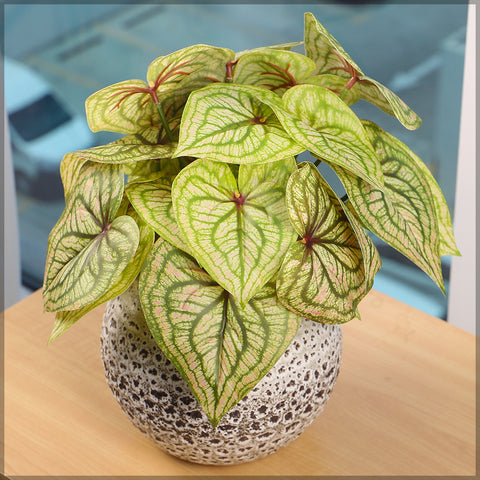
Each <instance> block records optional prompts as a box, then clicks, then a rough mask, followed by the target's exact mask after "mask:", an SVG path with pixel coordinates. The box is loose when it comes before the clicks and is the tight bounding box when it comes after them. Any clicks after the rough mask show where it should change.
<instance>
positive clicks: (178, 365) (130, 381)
mask: <svg viewBox="0 0 480 480" xmlns="http://www.w3.org/2000/svg"><path fill="white" fill-rule="evenodd" d="M304 43H305V55H303V54H300V53H296V52H294V51H292V50H291V49H292V47H295V46H297V45H300V43H296V44H284V45H275V46H272V47H263V48H258V49H254V50H249V51H244V52H240V53H234V52H233V51H231V50H229V49H225V48H217V47H212V46H207V45H196V46H192V47H189V48H185V49H182V50H180V51H177V52H174V53H172V54H170V55H167V56H164V57H160V58H158V59H156V60H155V61H153V62H152V64H151V65H150V67H149V68H148V71H147V82H144V81H141V80H128V81H123V82H120V83H117V84H115V85H112V86H109V87H106V88H104V89H102V90H100V91H99V92H97V93H95V94H93V95H92V96H90V97H89V98H88V99H87V101H86V112H87V119H88V122H89V125H90V127H91V129H92V130H93V131H99V130H110V131H113V132H118V133H121V134H124V135H125V136H124V137H122V138H121V139H120V140H117V141H115V142H113V143H109V144H107V145H103V146H98V147H94V148H90V149H87V150H81V151H77V152H73V153H69V154H67V155H66V156H65V157H64V159H63V161H62V164H61V177H62V182H63V185H64V191H65V201H66V207H65V210H64V212H63V214H62V216H61V218H60V219H59V221H58V223H57V224H56V225H55V227H54V228H53V230H52V232H51V234H50V237H49V244H48V253H47V262H46V269H45V280H44V289H43V296H44V301H45V308H46V310H47V311H52V312H57V313H56V319H55V325H54V329H53V332H52V335H51V339H50V340H53V339H54V338H56V337H58V336H59V335H60V334H61V333H63V332H64V331H65V330H67V329H68V328H69V327H70V326H72V325H73V324H74V323H75V322H76V321H77V320H78V319H80V318H81V317H82V316H83V315H84V314H85V313H87V312H88V311H90V310H91V309H93V308H94V307H96V306H98V305H100V304H103V303H105V302H109V307H108V309H107V312H106V314H105V318H104V327H103V332H102V353H103V359H104V364H105V369H106V374H107V381H108V383H109V385H110V387H111V388H112V391H113V392H114V393H115V395H116V397H117V399H118V400H119V402H120V404H121V406H122V408H123V409H124V411H125V412H126V413H127V414H128V415H129V417H130V418H131V419H132V420H133V421H134V423H135V424H136V425H137V426H138V427H139V428H140V429H141V430H142V431H144V432H146V433H148V434H149V435H150V436H152V438H154V439H157V440H158V443H159V444H161V445H162V446H164V448H166V449H167V450H169V451H170V452H172V453H174V454H177V455H179V456H182V457H183V458H187V459H190V460H193V461H200V462H202V461H204V462H213V463H215V462H220V463H222V462H223V463H229V462H238V461H245V460H250V459H252V458H257V457H259V456H261V455H265V454H267V453H269V452H271V451H274V450H275V449H276V448H278V447H279V446H281V445H282V444H284V443H285V442H287V441H290V440H291V439H292V438H293V437H295V436H296V435H298V434H299V433H300V432H301V431H302V430H303V428H304V427H305V425H306V424H308V423H309V422H311V421H312V419H313V418H314V416H315V414H316V413H318V412H319V411H320V410H321V408H323V405H324V403H325V401H326V399H327V398H328V396H329V393H330V391H331V388H333V384H334V382H335V379H336V375H337V374H338V365H339V362H340V354H341V327H340V326H339V325H340V324H342V323H345V322H348V321H350V320H353V319H358V318H359V313H358V308H357V307H358V304H359V302H360V301H361V299H362V298H363V297H365V295H366V294H367V293H368V291H369V290H370V289H371V287H372V285H373V279H374V276H375V274H376V273H377V271H378V270H379V268H380V265H381V261H380V258H379V255H378V252H377V250H376V248H375V246H374V244H373V242H372V241H371V239H370V237H369V236H368V234H367V233H366V230H369V231H370V232H372V233H374V234H375V235H376V236H378V237H379V238H381V239H382V240H384V241H385V242H387V243H388V244H390V245H391V246H393V247H394V248H396V249H397V250H398V251H400V252H401V253H402V254H404V255H405V256H406V257H408V258H409V259H410V260H412V261H413V262H414V263H415V264H416V265H418V266H419V267H420V268H421V269H423V270H424V271H425V272H426V273H427V274H428V275H429V276H430V277H431V278H432V279H433V280H434V282H435V283H436V284H437V285H438V286H439V288H440V289H442V291H445V289H444V284H443V279H442V272H441V264H440V256H441V255H447V254H453V255H456V254H458V251H457V249H456V246H455V241H454V238H453V231H452V225H451V220H450V215H449V212H448V209H447V206H446V202H445V200H444V198H443V195H442V193H441V191H440V189H439V187H438V185H437V183H436V182H435V180H434V178H433V176H432V175H431V174H430V172H429V170H428V169H427V167H426V166H425V165H424V164H423V163H422V161H421V160H420V159H419V158H418V157H417V156H416V155H415V154H414V153H413V152H412V151H411V150H410V149H409V148H408V147H407V146H405V145H404V144H403V143H401V142H400V141H399V140H397V139H396V138H395V137H393V136H391V135H390V134H389V133H387V132H385V131H384V130H382V129H381V128H380V127H379V126H377V125H375V124H374V123H372V122H370V121H368V120H360V119H359V118H358V117H357V116H356V115H355V114H354V112H353V111H352V109H351V108H350V105H352V104H353V103H355V102H356V101H357V100H359V99H363V100H366V101H368V102H371V103H373V104H374V105H376V106H377V107H379V108H380V109H382V110H383V111H384V112H386V113H387V114H390V115H393V116H395V117H397V119H398V120H399V121H400V122H401V123H402V124H403V125H404V126H405V127H406V128H408V129H415V128H417V127H419V126H420V123H421V120H420V118H419V117H418V116H417V115H416V114H415V113H414V112H413V111H412V110H411V109H410V108H409V107H408V106H407V105H406V104H405V103H404V102H403V101H402V100H400V99H399V98H398V97H397V96H396V95H395V94H394V93H393V92H391V91H390V90H389V89H388V88H386V87H385V86H384V85H382V84H380V83H379V82H377V81H376V80H374V79H372V78H370V77H368V76H366V75H365V74H364V73H363V72H362V70H361V69H360V67H359V66H358V65H357V64H356V63H355V62H354V61H353V60H352V59H351V58H350V56H349V55H348V54H347V53H346V52H345V51H344V50H343V48H342V47H341V46H340V44H339V43H338V42H337V41H336V40H335V38H333V36H332V35H330V34H329V33H328V32H327V30H326V29H325V28H324V27H323V26H322V25H321V24H320V23H319V22H318V21H317V20H316V19H315V17H314V16H313V15H312V14H310V13H307V14H306V15H305V38H304ZM305 151H308V152H310V154H311V156H312V157H313V159H312V161H303V162H300V160H299V159H298V158H297V157H298V155H299V154H301V153H303V152H305ZM320 162H325V163H326V164H327V165H328V166H329V167H331V168H332V169H333V171H334V172H335V173H336V174H337V175H338V177H339V179H340V180H341V182H342V184H343V186H344V188H345V191H346V194H345V195H343V196H340V195H339V194H338V193H337V192H335V191H334V190H333V189H332V188H331V186H330V185H329V184H328V183H327V181H325V179H324V178H323V177H322V175H321V174H320V173H319V171H318V169H317V166H318V165H319V163H320ZM125 179H126V180H125ZM316 336H318V337H316ZM316 338H318V340H319V341H318V343H315V341H316V340H315V339H316ZM309 342H310V343H309ZM311 342H314V343H313V344H312V343H311ZM292 345H294V346H295V347H292ZM295 351H300V352H301V354H302V358H301V359H300V361H297V359H296V358H297V357H295V358H294V357H292V355H293V354H294V353H295ZM322 355H323V356H322ZM282 361H283V363H282ZM309 361H310V362H313V365H314V366H313V367H312V363H308V362H309ZM306 364H308V365H309V366H308V368H306V367H305V365H306ZM279 365H280V366H279ZM295 365H300V368H306V370H304V372H307V371H308V375H307V374H305V375H303V374H297V373H296V374H292V373H291V371H290V368H291V367H292V368H293V367H294V366H295ZM322 367H323V368H322ZM167 371H168V373H165V372H167ZM138 372H141V373H140V374H138ZM272 372H274V373H272ZM285 372H286V373H285ZM310 373H312V374H311V375H310ZM282 374H283V375H287V376H286V377H285V376H284V377H282V378H283V379H284V380H282V382H284V381H285V383H281V381H276V380H275V379H276V378H280V376H281V375H282ZM135 375H137V377H136V376H135ZM138 375H140V376H138ZM288 375H290V377H291V378H293V379H294V380H292V381H293V384H291V383H286V380H285V379H288V378H290V377H289V376H288ZM277 376H278V377H277ZM307 376H308V377H309V378H307ZM272 377H273V379H272ZM310 377H311V378H310ZM269 378H270V379H269ZM265 382H266V383H265ZM308 382H310V383H308ZM264 383H265V385H266V387H261V386H262V385H264ZM279 385H280V386H279ZM282 385H283V386H282ZM289 385H290V386H291V385H293V392H295V391H296V392H297V393H298V392H299V391H300V392H301V393H300V394H299V395H297V396H296V398H295V400H294V401H291V402H290V401H289V400H288V399H289V398H292V397H295V393H293V394H292V388H290V389H289V388H287V387H288V386H289ZM274 388H277V389H278V391H273V392H272V389H274ZM145 392H148V394H146V393H145ZM175 392H176V393H175ZM255 392H257V393H255ZM266 392H268V393H266ZM319 392H322V393H321V394H320V393H319ZM277 395H283V396H282V397H281V398H282V400H281V401H279V400H278V397H277ZM300 397H303V402H304V403H303V404H302V409H301V410H299V404H300V403H301V401H302V400H301V399H300ZM315 398H316V399H317V400H315ZM248 399H253V400H251V402H253V404H254V407H252V405H253V404H252V403H250V404H248V401H247V400H248ZM167 400H168V402H167ZM165 402H167V403H165ZM192 402H193V403H195V405H197V406H198V405H200V407H201V408H196V407H195V408H194V409H193V410H192V407H191V405H192ZM197 402H198V403H197ZM255 402H257V403H255ZM258 402H260V403H258ZM262 402H264V403H268V402H270V404H269V405H270V407H267V406H263V404H262ZM305 402H306V404H305ZM241 405H244V407H243V408H245V409H246V411H247V412H249V414H248V415H247V414H244V412H242V411H241V409H240V406H241ZM249 405H250V406H249ZM272 405H274V407H272V408H274V409H277V411H278V412H283V410H282V409H284V408H286V407H288V408H293V406H295V405H297V407H295V409H294V410H293V412H294V413H293V414H292V413H291V412H290V414H288V413H287V414H284V413H282V414H281V415H280V414H278V415H274V414H269V416H268V417H265V416H264V417H263V418H264V424H265V425H266V424H267V423H269V422H270V423H272V424H273V425H274V427H273V430H275V431H277V433H278V432H280V436H281V437H282V438H281V439H278V438H275V432H273V433H272V430H268V429H267V428H266V426H265V428H264V425H263V424H262V413H265V411H266V409H267V408H271V406H272ZM305 405H306V406H305ZM160 408H162V409H163V410H161V409H160ZM176 408H178V409H179V410H178V412H179V413H178V412H177V413H175V411H174V410H175V409H176ZM182 409H183V410H182ZM186 412H187V413H186ZM192 412H193V413H192ZM302 415H303V418H304V421H303V422H299V421H298V418H300V417H302ZM167 417H168V418H167ZM170 417H171V418H170ZM257 417H258V418H257ZM274 417H276V419H275V420H272V419H273V418H274ZM227 418H228V421H227V420H226V419H227ZM287 420H288V421H290V422H293V423H291V424H290V427H289V428H290V431H287V430H288V429H287V430H285V429H284V430H281V429H279V427H278V423H282V422H287ZM225 422H226V423H225ZM295 422H296V423H295ZM287 423H288V422H287ZM298 423H301V425H298ZM239 429H240V430H239ZM195 430H198V432H199V434H200V437H204V440H205V442H206V443H209V445H208V446H205V445H203V446H202V445H201V443H198V442H197V440H196V439H194V438H192V437H194V436H195ZM252 430H256V431H258V432H260V433H261V435H263V437H262V436H261V435H260V439H259V438H256V439H255V440H252V436H250V433H252V435H253V436H255V435H254V434H255V432H252ZM185 432H187V433H185ZM239 432H243V433H241V434H240V433H239ZM245 432H247V433H245ZM248 432H250V433H248ZM170 437H171V438H170ZM167 438H168V439H169V440H168V442H170V440H171V441H172V442H175V441H176V442H177V444H176V445H174V446H172V447H169V446H168V445H166V444H165V442H166V440H165V439H167ZM168 442H167V443H168ZM205 442H204V443H205ZM242 444H248V445H250V448H247V447H244V449H243V453H238V452H237V453H234V452H233V451H232V448H237V447H238V448H239V449H240V450H241V445H242ZM266 444H269V445H270V446H265V445H266ZM232 445H233V446H235V445H236V446H235V447H232ZM238 445H240V446H238ZM252 445H253V447H251V446H252ZM192 451H193V453H192ZM202 451H203V452H204V453H203V454H202V453H201V452H202ZM185 452H187V453H185ZM212 452H213V453H212ZM245 452H247V453H245ZM202 455H203V456H202Z"/></svg>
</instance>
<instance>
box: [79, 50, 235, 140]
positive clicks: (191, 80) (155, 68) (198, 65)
mask: <svg viewBox="0 0 480 480" xmlns="http://www.w3.org/2000/svg"><path fill="white" fill-rule="evenodd" d="M234 57H235V53H234V52H233V51H231V50H228V49H224V48H217V47H210V46H208V45H195V46H193V47H188V48H184V49H182V50H179V51H177V52H174V53H171V54H170V55H167V56H165V57H159V58H157V59H156V60H154V61H153V62H152V63H151V64H150V66H149V68H148V72H147V81H148V83H146V82H144V81H142V80H126V81H124V82H120V83H116V84H115V85H111V86H109V87H105V88H103V89H102V90H100V91H98V92H96V93H94V94H93V95H91V96H90V97H88V98H87V100H86V102H85V107H86V111H87V121H88V124H89V125H90V128H91V129H92V130H93V131H94V132H97V131H99V130H110V131H113V132H119V133H126V134H129V133H135V132H138V131H139V130H142V129H144V128H148V127H152V126H156V127H158V128H161V127H160V126H161V125H162V121H161V115H162V113H163V115H165V117H166V120H167V121H168V122H170V121H171V120H172V121H174V119H175V118H176V117H177V116H178V114H179V112H181V108H183V105H184V104H185V101H186V99H187V97H188V95H189V93H190V92H192V91H193V90H195V89H198V88H201V87H203V86H205V85H208V84H209V83H212V82H222V81H224V79H225V64H226V62H227V61H229V60H233V58H234ZM160 110H161V111H160Z"/></svg>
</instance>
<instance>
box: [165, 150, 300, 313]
mask: <svg viewBox="0 0 480 480" xmlns="http://www.w3.org/2000/svg"><path fill="white" fill-rule="evenodd" d="M295 168H296V166H295V161H294V159H293V158H288V159H286V160H281V161H278V162H274V163H269V164H262V165H240V168H239V172H238V182H237V180H236V178H235V176H234V174H233V173H232V171H231V169H230V167H229V166H228V165H226V164H222V163H215V162H212V161H211V160H206V159H202V160H197V161H195V162H194V163H192V164H191V165H189V166H188V167H186V168H184V169H183V170H182V171H181V172H180V173H179V174H178V176H177V177H176V178H175V181H174V183H173V188H172V200H173V207H174V212H175V215H176V218H177V223H178V225H179V227H180V230H181V232H182V234H183V237H184V238H185V240H186V241H187V243H188V245H189V247H190V250H191V251H192V252H194V253H195V257H196V259H197V260H198V262H199V263H200V264H201V265H202V266H203V268H205V270H207V272H208V273H209V274H210V276H211V277H212V278H213V279H215V281H216V282H217V283H219V284H220V285H221V286H222V287H223V288H225V289H226V290H227V291H228V292H230V293H231V294H232V295H233V297H234V298H235V299H236V300H237V301H239V302H240V303H241V304H242V305H245V304H246V302H248V300H249V299H250V298H252V296H253V295H254V294H255V293H256V292H257V291H258V290H259V289H260V288H261V287H262V286H263V285H265V284H266V283H267V282H268V281H269V280H270V279H271V278H272V277H273V275H274V274H275V273H276V272H277V271H278V268H279V267H280V264H281V260H282V257H283V254H284V253H285V251H286V249H287V248H288V246H289V245H290V244H291V243H292V242H293V241H294V240H295V232H294V231H293V229H292V227H291V225H290V222H289V218H288V214H287V210H286V207H285V185H286V183H287V180H288V177H289V175H290V174H291V172H292V171H294V169H295Z"/></svg>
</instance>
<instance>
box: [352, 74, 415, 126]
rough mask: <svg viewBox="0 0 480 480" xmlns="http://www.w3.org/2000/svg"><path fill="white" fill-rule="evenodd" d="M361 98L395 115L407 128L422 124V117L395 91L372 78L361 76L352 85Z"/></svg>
mask: <svg viewBox="0 0 480 480" xmlns="http://www.w3.org/2000/svg"><path fill="white" fill-rule="evenodd" d="M352 90H353V91H356V92H357V93H358V95H359V96H360V98H361V99H362V100H366V101H367V102H370V103H372V104H373V105H375V106H377V107H378V108H380V109H381V110H383V111H384V112H385V113H388V114H389V115H392V116H394V117H397V119H398V120H399V121H400V123H401V124H402V125H403V126H404V127H405V128H408V129H409V130H415V129H417V128H418V127H419V126H420V125H421V124H422V119H421V118H420V117H419V116H418V115H417V114H416V113H415V112H414V111H413V110H412V109H411V108H410V107H409V106H408V105H407V104H406V103H405V102H404V101H403V100H402V99H401V98H399V97H398V96H397V95H396V94H395V93H393V92H392V91H391V90H389V89H388V88H387V87H386V86H385V85H382V84H381V83H380V82H377V81H376V80H374V79H373V78H370V77H366V76H362V77H359V81H358V82H357V83H356V84H355V85H354V86H353V87H352Z"/></svg>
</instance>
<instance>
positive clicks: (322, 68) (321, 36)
mask: <svg viewBox="0 0 480 480" xmlns="http://www.w3.org/2000/svg"><path fill="white" fill-rule="evenodd" d="M305 53H306V55H307V57H309V58H311V59H312V60H313V61H314V62H315V64H316V66H317V69H316V72H315V73H317V74H318V73H334V74H335V75H339V76H343V77H347V78H349V77H350V76H351V71H350V69H349V66H351V67H353V68H354V69H355V70H356V71H357V72H358V73H360V74H363V72H362V71H361V70H360V67H359V66H358V65H357V64H356V63H355V62H354V61H353V60H352V58H351V57H350V55H348V53H347V52H346V51H345V50H344V49H343V47H342V46H341V45H340V44H339V43H338V42H337V40H336V39H335V37H334V36H333V35H331V34H330V33H329V32H328V31H327V29H326V28H325V27H324V26H323V25H322V24H321V23H320V22H319V21H318V20H317V19H316V18H315V17H314V16H313V14H312V13H309V12H307V13H305Z"/></svg>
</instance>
